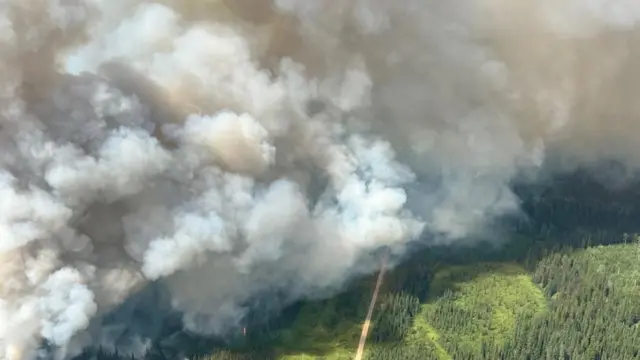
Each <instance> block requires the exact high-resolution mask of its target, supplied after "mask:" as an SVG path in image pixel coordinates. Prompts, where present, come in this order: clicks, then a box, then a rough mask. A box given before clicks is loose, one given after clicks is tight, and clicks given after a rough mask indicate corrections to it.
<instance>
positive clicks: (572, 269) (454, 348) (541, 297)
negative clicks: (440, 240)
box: [77, 174, 640, 360]
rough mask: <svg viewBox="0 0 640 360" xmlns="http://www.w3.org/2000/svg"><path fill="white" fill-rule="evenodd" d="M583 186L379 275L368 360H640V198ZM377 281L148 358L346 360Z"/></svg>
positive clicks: (530, 204)
mask: <svg viewBox="0 0 640 360" xmlns="http://www.w3.org/2000/svg"><path fill="white" fill-rule="evenodd" d="M588 178H589V177H585V176H581V175H579V174H578V175H574V176H572V177H568V178H564V179H561V180H558V181H554V182H553V184H548V185H545V186H543V185H541V186H538V187H535V188H534V187H526V188H520V189H517V191H518V194H519V195H520V196H521V198H522V199H523V201H524V203H523V209H524V212H525V213H526V217H519V218H517V219H505V220H504V223H503V224H500V226H501V227H504V228H505V229H508V230H507V236H506V237H507V240H506V241H504V242H502V243H500V244H499V245H495V243H491V244H490V243H475V245H466V246H455V247H454V246H444V245H443V246H431V247H425V248H423V249H420V250H419V251H416V252H415V253H414V254H413V255H412V256H411V257H410V258H409V259H408V260H407V261H406V262H404V263H403V264H402V265H400V266H398V267H397V268H395V269H393V270H392V271H390V272H389V273H387V274H386V276H385V279H384V283H383V286H382V289H381V292H380V297H379V298H378V302H377V305H376V308H375V312H374V318H373V328H372V329H371V331H370V335H369V338H368V342H367V348H366V350H365V351H366V352H365V359H367V360H396V359H397V360H413V359H420V360H429V359H434V360H435V359H437V360H445V359H455V360H458V359H460V360H465V359H492V360H493V359H504V360H512V359H513V360H516V359H517V360H520V359H527V360H539V359H545V360H546V359H549V360H551V359H554V360H555V359H561V360H582V359H584V360H600V359H602V360H604V359H611V360H627V359H628V360H631V359H640V341H638V339H639V336H640V296H638V295H640V240H639V239H640V237H639V236H638V235H636V234H638V233H640V229H638V225H637V221H636V220H637V219H638V218H640V209H638V208H637V207H636V205H635V204H637V203H638V200H639V198H640V192H638V190H637V189H638V187H637V186H632V187H630V188H627V189H626V190H624V191H620V192H616V191H615V190H612V189H607V188H604V187H603V186H601V185H599V184H597V183H594V182H592V181H590V180H586V179H588ZM375 280H376V279H375V274H374V275H372V276H371V277H368V278H364V279H358V280H357V281H355V282H354V283H353V284H351V285H350V286H349V287H348V288H346V289H345V291H343V292H342V293H340V294H338V295H337V296H335V297H333V298H330V299H325V300H322V301H314V302H300V303H296V304H293V305H291V306H289V307H288V308H286V309H284V311H282V312H279V313H277V314H273V315H272V316H261V317H257V318H256V320H255V321H254V323H253V324H251V325H249V326H247V328H246V334H242V333H239V334H237V336H232V337H231V338H225V339H212V338H201V337H196V336H193V335H190V334H186V333H184V332H179V333H178V334H177V335H176V334H173V335H171V336H170V337H167V338H165V339H159V340H158V341H156V342H154V344H153V345H152V346H151V349H150V351H149V352H148V354H147V356H146V359H149V360H164V359H179V358H180V359H182V358H187V359H193V360H196V359H203V360H205V359H207V360H232V359H233V360H249V359H260V360H270V359H273V360H276V359H280V360H308V359H326V360H340V359H345V360H346V359H353V356H354V353H355V349H356V346H357V343H358V339H359V336H360V331H361V327H362V321H363V319H364V318H365V314H366V311H367V306H368V303H369V300H370V297H371V292H372V289H373V287H374V283H375ZM169 338H171V339H170V341H169V340H167V339H169ZM124 358H128V357H127V356H121V355H118V354H114V353H109V352H108V351H106V350H104V349H92V350H89V351H87V352H86V353H84V354H83V355H82V356H80V357H78V358H77V360H84V359H95V360H111V359H113V360H116V359H124Z"/></svg>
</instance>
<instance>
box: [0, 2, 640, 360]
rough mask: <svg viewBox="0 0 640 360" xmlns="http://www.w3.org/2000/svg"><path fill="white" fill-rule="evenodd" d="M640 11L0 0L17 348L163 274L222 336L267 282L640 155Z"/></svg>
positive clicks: (398, 250)
mask: <svg viewBox="0 0 640 360" xmlns="http://www.w3.org/2000/svg"><path fill="white" fill-rule="evenodd" d="M639 23H640V6H638V5H637V3H636V1H632V0H626V1H622V0H621V1H617V2H616V3H615V4H612V3H611V2H610V1H605V0H590V1H578V0H560V1H558V0H555V1H551V0H544V1H535V2H534V1H506V0H474V1H466V0H465V1H457V0H454V1H446V2H443V1H435V0H426V1H425V0H396V1H386V0H353V1H340V2H335V1H328V0H315V1H308V0H274V1H273V2H271V1H266V0H265V1H261V2H256V1H249V0H243V1H231V0H230V1H222V0H220V1H217V0H212V1H196V0H181V1H178V0H175V1H174V0H166V1H144V0H139V1H134V0H110V1H93V0H33V1H24V0H7V1H4V2H2V3H0V29H1V30H2V31H0V49H1V52H0V56H1V57H2V61H1V62H0V199H1V201H0V234H1V237H0V278H1V279H2V282H1V283H0V359H2V360H18V359H31V358H33V357H35V356H36V355H37V350H38V346H39V344H41V343H42V342H47V343H48V344H50V345H52V346H53V347H54V349H55V355H56V357H57V358H60V359H63V358H68V357H70V356H73V355H74V354H77V353H78V352H79V351H81V349H82V348H83V347H85V346H87V345H89V344H91V343H95V342H100V341H103V342H108V341H109V340H108V339H109V336H107V335H108V334H107V333H108V332H109V331H111V330H113V329H100V323H99V322H96V319H99V318H100V317H101V316H104V315H105V314H107V313H108V312H109V311H111V310H113V309H114V308H115V307H117V306H118V305H120V304H122V303H123V302H124V301H125V300H126V299H128V298H129V297H130V296H132V295H133V294H135V293H137V292H138V291H140V290H141V289H142V288H143V287H144V286H145V285H147V284H149V283H150V282H158V283H161V284H162V285H163V286H164V287H166V289H167V291H168V293H169V297H170V303H171V306H172V308H173V309H174V310H176V311H179V312H181V313H182V314H183V323H184V326H185V327H186V328H187V329H189V330H192V331H196V332H201V333H204V334H210V333H222V332H224V331H225V329H228V328H230V327H233V326H234V325H235V324H237V323H238V321H240V319H241V318H242V316H243V315H244V312H245V309H244V308H243V304H244V303H245V302H246V301H248V300H250V299H251V298H252V297H253V296H256V295H257V294H260V293H261V292H263V291H274V290H276V291H281V292H284V293H285V294H286V296H287V298H288V299H290V300H294V299H300V298H313V297H319V296H324V295H327V294H331V293H332V292H334V291H337V290H339V289H340V288H341V286H343V285H344V283H345V281H347V280H348V279H350V278H351V277H353V276H357V275H358V274H366V273H368V272H371V271H373V270H374V269H375V268H376V266H377V264H376V257H375V255H374V254H375V252H376V251H377V250H380V249H382V248H387V249H390V250H391V251H392V252H393V253H394V254H398V255H400V254H402V253H403V252H405V250H406V249H407V247H408V246H409V245H411V244H412V243H414V242H419V241H429V242H441V243H442V242H444V243H448V242H455V241H466V240H465V239H468V238H470V237H473V236H476V235H478V234H481V233H485V232H486V231H488V230H489V229H488V228H487V224H490V223H491V221H492V220H493V219H496V218H497V217H500V216H502V215H505V214H510V213H513V212H517V211H518V203H519V200H518V198H517V197H516V196H515V195H514V194H513V193H512V191H511V190H510V187H509V185H510V182H511V181H512V180H513V179H514V178H516V177H522V176H524V177H526V178H528V179H530V180H532V181H534V180H535V179H536V178H537V177H539V176H542V175H543V174H548V173H549V172H555V171H570V170H572V169H575V168H577V167H582V166H591V165H594V164H596V163H598V162H599V161H602V160H617V161H620V162H621V163H623V164H624V165H625V166H626V168H627V169H628V174H633V173H634V172H635V171H636V170H637V169H638V167H639V165H640V156H639V154H640V151H638V150H640V149H639V148H638V146H637V141H636V136H637V134H638V133H639V131H638V130H640V118H639V115H640V102H638V101H637V100H636V99H635V97H636V96H637V94H638V93H640V72H638V71H637V69H638V68H639V65H640V63H639V62H640V60H639V59H640V30H639V26H638V24H639ZM629 176H632V175H629ZM616 180H617V181H620V180H621V179H616ZM421 235H422V236H421ZM425 239H428V240H425ZM100 334H102V335H100ZM105 334H107V335H105ZM96 337H101V338H102V340H99V339H97V338H96ZM105 339H107V340H105ZM136 341H137V344H138V345H137V347H138V348H140V349H142V351H143V350H144V348H145V347H146V346H147V345H148V344H146V343H145V341H144V339H139V340H136Z"/></svg>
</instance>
